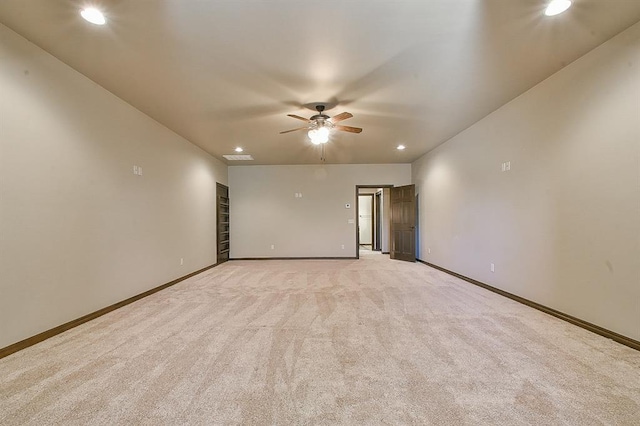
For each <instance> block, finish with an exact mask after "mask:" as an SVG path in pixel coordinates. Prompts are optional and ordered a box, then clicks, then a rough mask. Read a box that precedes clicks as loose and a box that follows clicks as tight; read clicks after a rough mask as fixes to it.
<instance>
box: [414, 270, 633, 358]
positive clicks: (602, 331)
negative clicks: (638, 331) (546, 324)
mask: <svg viewBox="0 0 640 426" xmlns="http://www.w3.org/2000/svg"><path fill="white" fill-rule="evenodd" d="M417 261H418V262H420V263H423V264H425V265H427V266H430V267H432V268H434V269H437V270H439V271H442V272H446V273H447V274H449V275H453V276H454V277H456V278H460V279H461V280H465V281H467V282H469V283H471V284H474V285H477V286H478V287H482V288H484V289H487V290H489V291H492V292H494V293H497V294H499V295H501V296H504V297H508V298H509V299H511V300H515V301H516V302H519V303H522V304H523V305H527V306H529V307H531V308H534V309H537V310H539V311H542V312H544V313H546V314H549V315H552V316H554V317H556V318H559V319H561V320H564V321H567V322H569V323H571V324H573V325H577V326H578V327H582V328H584V329H585V330H589V331H591V332H592V333H596V334H599V335H600V336H603V337H606V338H607V339H611V340H613V341H616V342H618V343H621V344H623V345H625V346H628V347H630V348H633V349H635V350H637V351H640V342H639V341H637V340H634V339H632V338H630V337H627V336H623V335H622V334H618V333H616V332H614V331H611V330H607V329H606V328H603V327H600V326H599V325H595V324H592V323H590V322H587V321H584V320H581V319H580V318H576V317H574V316H571V315H568V314H565V313H564V312H560V311H558V310H555V309H553V308H549V307H548V306H544V305H541V304H539V303H537V302H534V301H532V300H529V299H525V298H524V297H520V296H517V295H515V294H513V293H509V292H508V291H504V290H500V289H499V288H496V287H493V286H490V285H489V284H485V283H483V282H481V281H477V280H474V279H473V278H469V277H466V276H464V275H461V274H458V273H457V272H453V271H450V270H448V269H445V268H443V267H441V266H438V265H434V264H433V263H429V262H426V261H424V260H421V259H417Z"/></svg>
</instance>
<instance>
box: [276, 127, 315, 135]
mask: <svg viewBox="0 0 640 426" xmlns="http://www.w3.org/2000/svg"><path fill="white" fill-rule="evenodd" d="M306 129H308V127H298V128H297V129H291V130H285V131H284V132H280V134H283V133H291V132H297V131H298V130H306Z"/></svg>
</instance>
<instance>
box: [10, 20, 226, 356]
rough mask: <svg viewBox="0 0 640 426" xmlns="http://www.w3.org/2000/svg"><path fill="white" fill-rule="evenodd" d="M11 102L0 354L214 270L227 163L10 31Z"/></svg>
mask: <svg viewBox="0 0 640 426" xmlns="http://www.w3.org/2000/svg"><path fill="white" fill-rule="evenodd" d="M0 94H1V95H0V280H1V281H0V347H4V346H7V345H9V344H12V343H15V342H16V341H19V340H22V339H24V338H27V337H29V336H32V335H35V334H37V333H39V332H42V331H45V330H47V329H49V328H52V327H55V326H57V325H60V324H62V323H65V322H67V321H70V320H72V319H75V318H78V317H80V316H82V315H85V314H87V313H90V312H93V311H96V310H98V309H100V308H103V307H105V306H108V305H110V304H113V303H115V302H118V301H121V300H123V299H126V298H127V297H130V296H133V295H135V294H138V293H141V292H143V291H145V290H148V289H150V288H152V287H155V286H158V285H160V284H163V283H165V282H168V281H171V280H173V279H175V278H178V277H180V276H183V275H186V274H188V273H190V272H193V271H195V270H197V269H200V268H203V267H205V266H207V265H210V264H212V263H215V261H216V247H215V240H216V238H215V183H216V181H220V182H223V183H226V179H227V170H226V166H225V165H224V164H222V163H220V162H219V161H217V160H215V159H214V158H212V157H211V156H209V155H208V154H206V153H204V152H203V151H202V150H200V149H199V148H196V147H195V146H194V145H192V144H190V143H189V142H188V141H186V140H184V139H183V138H181V137H179V136H177V135H176V134H175V133H173V132H171V131H170V130H168V129H167V128H165V127H163V126H161V125H160V124H158V123H157V122H156V121H154V120H152V119H150V118H149V117H147V116H146V115H144V114H142V113H141V112H139V111H138V110H136V109H134V108H133V107H131V106H130V105H128V104H126V103H125V102H123V101H122V100H120V99H118V98H116V97H115V96H113V95H112V94H111V93H109V92H107V91H106V90H104V89H103V88H101V87H99V86H98V85H96V84H95V83H93V82H92V81H90V80H88V79H87V78H85V77H83V76H82V75H80V74H79V73H77V72H76V71H74V70H73V69H71V68H69V67H68V66H66V65H65V64H63V63H62V62H60V61H58V60H57V59H55V58H54V57H52V56H50V55H49V54H48V53H45V52H44V51H43V50H41V49H39V48H38V47H36V46H34V45H33V44H31V43H29V42H28V41H27V40H25V39H23V38H22V37H20V36H18V35H17V34H15V33H13V32H12V31H11V30H9V29H7V28H6V27H4V26H1V25H0ZM134 165H139V166H142V170H143V172H142V176H137V175H134V174H133V166H134ZM181 258H183V259H184V264H183V265H180V259H181Z"/></svg>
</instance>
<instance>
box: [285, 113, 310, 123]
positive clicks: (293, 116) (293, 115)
mask: <svg viewBox="0 0 640 426" xmlns="http://www.w3.org/2000/svg"><path fill="white" fill-rule="evenodd" d="M287 117H291V118H297V119H298V120H302V121H306V122H307V123H309V122H310V121H311V120H309V119H308V118H304V117H300V116H299V115H295V114H287Z"/></svg>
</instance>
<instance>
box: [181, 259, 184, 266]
mask: <svg viewBox="0 0 640 426" xmlns="http://www.w3.org/2000/svg"><path fill="white" fill-rule="evenodd" d="M180 265H184V257H181V258H180Z"/></svg>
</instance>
